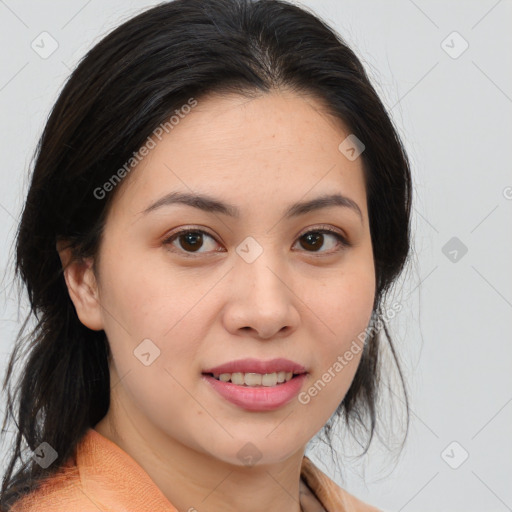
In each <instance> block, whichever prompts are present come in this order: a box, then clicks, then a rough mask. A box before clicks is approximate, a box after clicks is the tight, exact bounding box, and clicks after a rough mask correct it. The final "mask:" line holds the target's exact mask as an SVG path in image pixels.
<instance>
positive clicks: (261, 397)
mask: <svg viewBox="0 0 512 512" xmlns="http://www.w3.org/2000/svg"><path fill="white" fill-rule="evenodd" d="M226 373H229V372H226ZM306 375H307V374H306V373H302V374H300V375H297V376H296V377H293V378H292V379H291V380H289V381H288V382H283V383H282V384H277V385H276V386H269V387H267V386H260V387H249V386H238V385H237V384H233V383H232V382H222V381H220V380H217V379H215V378H213V377H211V376H210V375H204V374H203V379H205V380H206V381H207V382H208V383H209V384H210V386H212V388H213V389H214V390H215V391H217V393H219V395H220V396H222V397H223V398H225V399H226V400H228V401H229V402H231V403H232V404H235V405H237V406H238V407H241V408H242V409H245V410H247V411H273V410H274V409H279V407H283V406H284V405H286V404H287V403H288V402H290V401H291V400H293V398H294V397H295V396H297V395H298V394H299V392H300V390H301V388H302V384H303V382H304V379H305V378H306Z"/></svg>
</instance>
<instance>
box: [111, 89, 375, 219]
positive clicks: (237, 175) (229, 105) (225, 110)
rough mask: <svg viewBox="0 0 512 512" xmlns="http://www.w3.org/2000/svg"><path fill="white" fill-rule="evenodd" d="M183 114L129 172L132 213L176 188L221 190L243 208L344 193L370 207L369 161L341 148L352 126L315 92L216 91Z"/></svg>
mask: <svg viewBox="0 0 512 512" xmlns="http://www.w3.org/2000/svg"><path fill="white" fill-rule="evenodd" d="M176 120H177V122H175V124H174V125H173V127H172V129H171V130H169V133H167V132H165V131H164V133H163V135H162V136H161V137H160V139H161V140H157V139H156V138H154V140H155V141H156V144H155V145H154V147H153V148H152V149H151V150H150V151H149V152H148V154H147V156H145V157H144V158H143V160H142V161H141V162H140V163H139V164H138V165H137V167H136V168H135V169H134V170H133V171H132V173H131V174H130V175H129V176H128V177H127V178H125V180H126V181H127V182H128V183H124V184H123V186H127V187H126V191H123V194H121V201H124V202H125V203H126V204H129V205H131V210H132V211H135V210H137V211H139V212H140V211H141V209H144V208H145V207H147V206H148V205H149V204H150V203H151V202H154V200H155V199H158V198H159V197H161V196H163V195H164V194H166V193H170V192H173V191H180V192H184V193H185V192H186V193H203V194H209V195H212V192H213V191H215V194H214V195H215V196H220V197H223V198H225V199H226V201H229V202H230V203H234V204H238V205H240V210H242V211H243V209H244V206H246V207H247V208H250V207H251V205H252V206H253V207H256V206H258V207H259V208H261V206H262V205H265V208H270V209H272V208H273V207H274V206H277V205H280V207H281V205H282V203H283V201H285V202H287V203H288V202H289V203H291V202H297V201H299V200H300V199H311V198H312V197H314V196H318V195H324V194H327V193H335V192H339V193H342V194H344V195H345V196H348V197H350V198H352V199H354V200H355V201H357V203H358V204H359V207H360V208H361V210H362V211H364V210H365V209H366V198H365V196H366V192H365V187H364V176H363V164H362V159H361V158H357V159H356V160H353V161H352V160H349V159H347V158H346V156H345V155H344V154H343V153H342V152H341V151H340V150H339V146H340V144H341V143H342V141H343V140H344V139H345V138H346V137H347V136H348V135H349V134H350V131H349V130H348V128H347V127H346V126H345V125H344V124H343V122H342V121H341V120H339V119H337V118H334V117H333V116H331V115H329V114H328V113H327V111H326V110H325V107H324V106H323V104H322V102H321V101H319V100H317V99H315V98H313V97H311V96H302V95H298V94H296V93H293V92H290V91H279V92H272V93H267V94H262V95H260V96H257V97H255V98H246V97H243V96H240V95H235V94H230V95H212V96H209V97H206V98H204V99H199V100H198V101H197V105H196V106H195V107H194V108H193V109H191V110H190V111H189V113H187V114H182V115H181V116H180V117H179V119H178V118H177V117H176Z"/></svg>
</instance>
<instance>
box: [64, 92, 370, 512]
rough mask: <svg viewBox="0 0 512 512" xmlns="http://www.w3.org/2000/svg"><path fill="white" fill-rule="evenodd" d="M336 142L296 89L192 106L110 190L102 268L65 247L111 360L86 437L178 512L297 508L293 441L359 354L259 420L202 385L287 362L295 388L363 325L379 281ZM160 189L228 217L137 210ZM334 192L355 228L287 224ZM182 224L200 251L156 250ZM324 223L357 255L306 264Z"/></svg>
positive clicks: (330, 123)
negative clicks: (99, 409) (114, 448)
mask: <svg viewBox="0 0 512 512" xmlns="http://www.w3.org/2000/svg"><path fill="white" fill-rule="evenodd" d="M349 134H350V131H349V130H348V129H347V128H346V127H345V126H344V125H343V123H341V122H340V121H339V120H338V119H334V118H333V117H331V116H329V115H328V114H327V113H326V112H325V111H324V110H323V109H322V104H321V103H320V102H318V101H317V100H315V99H314V98H312V97H310V96H300V95H298V94H297V93H294V92H291V91H285V90H280V91H275V92H272V93H269V94H265V95H262V96H260V97H257V98H255V99H248V98H244V97H242V96H238V95H233V94H231V95H223V96H219V95H216V96H210V97H208V98H204V99H201V101H199V102H198V105H197V106H196V107H195V108H194V109H193V110H192V112H191V113H190V114H188V115H187V116H186V117H185V118H184V119H182V120H180V122H179V124H178V125H176V126H175V127H174V129H173V130H172V131H171V132H170V133H169V134H166V135H165V136H164V137H163V138H162V140H161V142H159V143H158V144H157V146H156V147H155V148H154V149H152V150H151V152H150V154H149V155H148V156H147V157H146V158H145V159H144V160H143V161H142V162H141V163H140V164H139V165H138V168H137V169H136V170H134V171H132V173H131V174H130V175H129V176H128V177H126V178H125V179H124V181H123V183H122V184H121V185H120V190H117V191H116V196H115V198H114V201H113V204H112V208H111V210H110V212H109V215H108V218H107V222H106V226H105V231H104V236H103V239H102V243H101V246H100V250H99V255H98V258H99V259H98V261H97V262H96V263H97V272H96V273H94V271H93V268H92V266H91V264H92V261H91V260H86V261H83V262H71V258H70V254H69V252H67V251H65V250H61V251H60V254H61V259H62V262H63V264H64V265H65V266H66V271H65V276H66V282H67V285H68V289H69V293H70V296H71V298H72V300H73V302H74V304H75V307H76V311H77V314H78V316H79V318H80V320H81V321H82V323H84V324H85V325H86V326H88V327H89V328H91V329H95V330H98V329H104V330H105V332H106V334H107V337H108V340H109V343H110V346H111V350H112V353H113V360H112V361H111V364H110V371H111V387H112V389H111V406H110V409H109V411H108V413H107V415H106V416H105V418H104V419H103V420H102V421H100V422H99V423H98V424H97V425H96V426H95V429H96V430H97V431H98V432H100V433H101V434H103V435H104V436H105V437H107V438H109V439H110V440H112V441H113V442H115V443H116V444H117V445H119V446H120V447H121V448H122V449H123V450H125V451H126V452H127V453H128V454H129V455H131V456H132V457H133V459H134V460H135V461H136V462H137V463H139V464H140V465H141V466H142V467H143V468H144V469H145V470H146V472H147V473H148V474H149V476H150V477H151V478H152V479H153V481H154V482H155V483H156V485H157V486H158V487H159V488H160V489H161V491H162V492H163V494H164V495H165V496H166V497H167V498H168V499H169V501H170V502H171V503H172V504H173V505H174V506H175V507H177V508H178V509H179V510H180V511H187V510H189V509H191V507H194V508H195V509H196V510H198V511H201V510H209V511H221V510H222V511H239V510H244V511H246V512H251V511H261V510H266V511H270V512H273V511H280V512H281V511H283V510H287V511H296V512H297V511H299V510H300V507H299V479H300V467H301V461H302V457H303V455H304V451H305V448H306V445H307V443H308V441H309V440H310V439H311V438H312V437H314V435H315V434H316V433H317V432H318V431H319V430H320V429H321V428H322V427H323V425H324V424H325V423H326V421H327V420H328V419H329V418H330V416H331V415H332V413H333V412H334V411H335V409H336V408H337V407H338V405H339V404H340V402H341V401H342V400H343V397H344V396H345V394H346V393H347V391H348V389H349V387H350V384H351V382H352V379H353V377H354V375H355V372H356V369H357V366H358V364H359V361H360V355H361V354H360V353H359V354H356V355H354V357H353V359H352V360H351V361H350V362H349V364H348V365H346V366H345V367H344V368H343V370H342V371H340V372H338V373H336V377H335V378H334V379H332V380H331V382H330V383H328V384H327V385H326V386H325V387H324V388H323V389H322V391H321V392H319V393H318V395H317V396H315V397H313V398H311V400H310V401H309V403H307V404H305V405H303V404H301V403H299V401H298V400H297V399H294V400H292V401H291V402H290V403H288V404H286V405H285V406H283V407H282V408H280V409H278V410H275V411H268V412H249V411H246V410H244V409H242V408H240V407H237V406H235V405H233V404H231V403H229V402H227V401H226V400H225V399H224V398H222V397H221V396H220V395H218V394H217V393H216V392H215V391H213V390H212V389H211V387H210V386H209V385H208V383H206V382H204V380H203V379H202V378H201V372H202V370H204V369H206V368H207V367H212V366H217V365H219V364H221V363H225V362H228V361H231V360H235V359H241V358H246V357H254V358H259V359H264V360H269V359H273V358H276V357H285V358H288V359H291V360H293V361H296V362H298V363H300V364H302V365H304V366H305V367H306V369H307V371H308V376H307V378H306V381H305V382H304V385H303V388H302V390H307V389H308V388H309V387H310V386H311V385H312V384H313V383H315V382H316V381H317V380H318V379H320V378H321V377H322V374H323V373H324V372H326V371H327V370H328V368H330V367H332V366H333V364H334V363H335V361H336V360H337V358H338V356H340V355H343V354H344V353H345V351H346V350H348V349H349V347H350V345H351V343H352V342H353V340H355V339H356V338H357V336H358V335H359V334H360V333H361V332H362V331H364V329H365V328H366V327H367V326H368V322H369V320H370V316H371V312H372V305H373V300H374V295H375V270H374V261H373V255H372V245H371V238H370V230H369V223H368V210H367V203H366V191H365V185H364V178H363V167H362V165H363V164H362V161H361V158H357V159H356V160H354V161H350V160H349V159H347V158H346V157H345V156H344V155H343V154H342V153H341V152H340V151H339V149H338V146H339V144H340V143H341V142H342V141H343V140H344V139H345V137H347V136H348V135H349ZM171 191H181V192H194V193H204V194H209V195H211V196H214V197H216V198H218V199H220V200H222V201H224V202H228V203H231V204H233V205H235V206H237V207H238V208H239V209H240V217H239V218H238V219H235V218H230V217H229V216H226V215H222V214H220V213H208V212H204V211H201V210H199V209H196V208H193V207H191V206H186V205H172V206H164V207H161V208H158V209H155V210H153V211H152V212H150V213H147V214H143V213H142V212H143V211H144V210H145V209H146V208H147V207H148V206H149V205H151V204H152V203H154V202H155V201H157V200H158V199H160V198H161V197H162V196H164V195H166V194H168V193H169V192H171ZM333 192H339V193H341V194H343V195H345V196H347V197H349V198H350V199H352V200H353V201H355V202H356V203H357V205H358V206H359V208H360V210H361V214H362V218H360V217H359V216H358V214H357V213H356V212H355V211H353V210H352V209H350V208H347V207H339V206H332V207H329V208H323V209H320V210H316V211H313V212H309V213H307V214H305V215H301V216H299V217H296V218H293V219H284V218H283V212H284V210H285V209H286V207H288V206H289V205H291V204H292V203H295V202H297V201H305V200H310V199H313V198H315V197H318V196H320V195H322V194H324V193H333ZM179 227H188V228H191V229H192V230H193V229H194V228H195V229H196V230H197V229H203V230H204V231H206V232H207V233H208V235H211V237H212V238H210V236H207V235H203V245H202V246H201V245H200V244H199V248H198V250H197V251H196V252H194V251H193V249H190V245H187V244H186V241H185V240H183V237H181V245H180V238H178V239H175V240H174V242H172V243H168V244H165V243H164V239H165V238H168V237H169V235H170V234H172V233H173V232H175V231H176V228H179ZM323 227H330V228H332V229H334V230H337V231H338V232H339V233H341V234H343V235H344V236H345V237H346V238H347V239H348V240H349V241H350V242H351V244H352V246H351V247H343V246H342V245H340V242H338V241H337V239H336V238H335V237H334V236H332V235H329V234H327V235H324V239H323V245H322V242H321V241H320V243H319V247H320V248H319V250H318V251H315V250H314V249H313V248H312V244H311V242H309V243H308V242H307V240H306V241H304V237H303V234H305V233H307V232H310V231H315V229H316V231H318V229H320V228H323ZM248 236H251V237H253V238H254V239H255V240H256V241H257V242H258V244H259V245H260V246H261V247H262V249H263V253H262V254H261V255H260V256H259V257H258V258H257V259H256V260H255V261H254V262H253V263H247V262H246V261H245V260H244V259H242V258H241V257H240V256H239V255H238V254H237V253H236V252H235V250H236V248H237V246H238V245H239V244H240V243H241V242H242V241H243V240H244V239H245V238H246V237H248ZM301 240H302V244H301ZM183 247H185V248H186V249H188V251H189V252H188V254H189V256H187V251H186V249H184V248H183ZM173 251H174V252H173ZM148 338H149V339H150V340H152V342H153V343H154V344H155V345H156V346H157V347H158V348H159V349H160V356H159V357H158V358H157V359H155V360H154V362H153V363H152V364H151V365H149V366H145V365H144V364H142V363H141V362H140V361H139V359H137V358H136V357H134V354H133V351H134V349H136V347H137V346H138V345H139V344H140V343H141V341H142V340H144V339H148ZM248 442H250V443H252V444H253V445H255V446H256V447H257V449H258V450H259V453H260V454H261V459H260V460H259V461H258V463H257V464H256V465H254V466H252V467H249V466H246V465H244V463H243V461H242V460H241V459H239V457H238V456H237V452H238V451H239V450H240V449H241V448H242V447H243V446H244V445H245V444H246V443H248ZM254 496H257V497H258V499H257V500H255V499H254Z"/></svg>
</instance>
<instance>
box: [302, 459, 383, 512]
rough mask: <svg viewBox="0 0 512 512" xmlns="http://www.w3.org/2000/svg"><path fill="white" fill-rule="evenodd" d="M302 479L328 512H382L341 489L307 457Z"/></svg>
mask: <svg viewBox="0 0 512 512" xmlns="http://www.w3.org/2000/svg"><path fill="white" fill-rule="evenodd" d="M301 477H302V478H303V479H304V481H305V482H306V483H307V485H308V487H309V488H310V489H311V490H312V492H313V493H314V494H315V496H316V497H317V498H318V499H319V500H320V501H321V503H322V504H323V506H324V507H325V510H326V511H327V512H382V511H381V510H380V509H378V508H376V507H374V506H373V505H370V504H369V503H366V502H364V501H362V500H360V499H359V498H357V497H356V496H354V495H353V494H350V493H349V492H347V491H346V490H345V489H343V488H341V487H340V486H339V485H337V484H336V483H335V482H334V481H333V480H331V479H330V478H329V477H328V476H327V475H326V474H325V473H324V472H323V471H321V470H320V469H319V468H317V467H316V466H315V464H313V462H312V461H311V460H310V459H309V458H308V457H306V456H304V458H303V460H302V468H301Z"/></svg>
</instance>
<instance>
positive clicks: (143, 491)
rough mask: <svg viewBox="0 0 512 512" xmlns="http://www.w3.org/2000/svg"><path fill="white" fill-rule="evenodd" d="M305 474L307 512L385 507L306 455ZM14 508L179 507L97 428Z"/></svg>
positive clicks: (153, 510)
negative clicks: (375, 504)
mask: <svg viewBox="0 0 512 512" xmlns="http://www.w3.org/2000/svg"><path fill="white" fill-rule="evenodd" d="M301 479H302V480H301V506H302V508H303V510H304V511H305V512H309V511H311V512H324V511H325V512H381V511H380V510H379V509H377V508H375V507H372V506H370V505H368V504H367V503H364V502H363V501H361V500H359V499H357V498H356V497H355V496H353V495H351V494H349V493H348V492H347V491H345V490H344V489H342V488H341V487H338V486H337V485H336V484H335V483H334V482H333V481H332V480H331V479H330V478H329V477H328V476H327V475H325V474H324V473H323V472H322V471H320V470H319V469H318V468H317V467H316V466H315V465H314V464H313V462H311V460H310V459H308V458H307V457H304V458H303V460H302V468H301ZM191 510H194V509H193V508H191ZM11 511H12V512H71V511H73V512H99V511H101V512H178V510H177V509H176V508H175V507H174V506H173V505H172V504H171V503H170V502H169V501H168V500H167V498H166V497H165V496H164V494H163V493H162V491H160V489H159V488H158V487H157V486H156V484H155V483H154V482H153V481H152V480H151V478H150V477H149V475H148V474H147V473H146V472H145V471H144V469H142V467H141V466H140V465H139V464H138V463H137V462H136V461H135V460H134V459H133V458H132V457H131V456H130V455H128V454H127V453H126V452H125V451H124V450H122V449H121V448H120V447H119V446H118V445H116V444H115V443H113V442H112V441H110V439H107V438H106V437H105V436H103V435H102V434H100V433H99V432H97V431H96V430H94V429H92V428H90V429H89V430H88V431H87V433H86V434H85V436H84V437H83V438H82V440H81V441H80V442H79V443H78V445H77V450H76V459H75V460H73V461H72V463H68V465H66V466H65V467H63V468H61V469H60V470H59V471H58V472H57V474H55V475H54V476H52V477H50V478H49V479H48V480H44V481H43V482H42V483H41V485H40V487H38V488H37V489H36V490H34V491H32V492H31V493H29V494H27V495H25V496H24V497H23V498H21V499H20V500H19V501H17V502H16V503H15V504H14V506H13V507H12V508H11ZM198 512H199V511H198Z"/></svg>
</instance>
